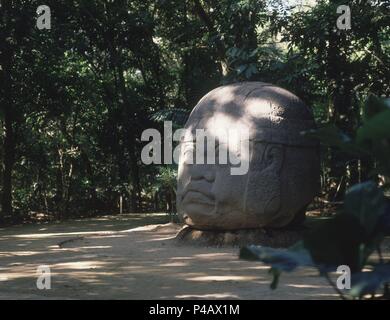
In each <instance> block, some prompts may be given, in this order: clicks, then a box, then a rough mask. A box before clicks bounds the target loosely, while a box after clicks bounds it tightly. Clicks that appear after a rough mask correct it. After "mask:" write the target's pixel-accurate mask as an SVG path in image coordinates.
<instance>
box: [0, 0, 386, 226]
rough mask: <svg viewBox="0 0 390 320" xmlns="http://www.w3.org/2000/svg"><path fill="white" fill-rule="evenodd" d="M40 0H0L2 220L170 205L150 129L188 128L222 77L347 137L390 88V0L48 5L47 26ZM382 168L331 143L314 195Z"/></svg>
mask: <svg viewBox="0 0 390 320" xmlns="http://www.w3.org/2000/svg"><path fill="white" fill-rule="evenodd" d="M41 4H42V3H41V2H40V1H35V0H33V1H30V0H29V1H27V0H2V1H1V2H0V79H1V80H0V90H1V92H0V121H1V126H0V130H1V132H0V135H1V139H2V143H1V147H0V148H1V149H0V153H1V154H0V158H1V167H0V170H1V175H0V176H1V181H0V186H1V190H0V191H1V213H0V223H7V222H10V221H21V220H26V219H29V218H31V217H34V216H36V214H37V213H41V214H42V213H43V214H44V215H46V216H49V217H54V218H66V217H70V216H76V215H77V216H80V215H88V214H97V213H100V212H105V213H107V212H118V210H119V209H118V201H119V197H123V203H124V207H125V210H126V211H129V212H140V211H151V210H164V211H165V210H168V211H174V198H175V183H176V182H175V179H176V168H175V167H174V166H168V165H166V166H163V165H162V166H146V165H144V164H142V163H141V157H140V153H141V149H142V147H143V145H144V143H143V142H141V141H140V137H141V133H142V131H143V130H145V129H147V128H158V129H160V130H162V127H163V121H164V120H172V121H173V122H174V124H175V125H176V126H177V127H180V126H181V125H183V123H184V122H185V120H186V117H187V115H188V114H189V112H190V110H191V109H192V108H193V107H194V106H195V104H196V103H197V101H198V100H199V99H200V98H201V97H202V96H203V95H204V94H205V93H207V92H208V91H210V90H211V89H213V88H215V87H217V86H219V85H221V84H225V83H232V82H237V81H246V80H256V81H264V82H271V83H274V84H277V85H279V86H281V87H284V88H286V89H288V90H290V91H292V92H293V93H295V94H296V95H298V96H299V97H301V98H302V99H303V100H304V101H305V102H306V103H307V104H308V105H309V106H311V107H312V108H313V110H314V113H315V117H316V120H317V122H318V124H319V125H321V123H324V122H333V123H334V124H335V125H336V126H337V127H338V128H339V129H341V130H343V131H344V132H346V133H349V134H353V132H354V130H355V129H356V128H357V126H359V125H360V123H361V117H362V111H361V110H362V102H363V101H364V100H365V99H366V97H367V96H368V95H369V93H373V94H376V95H378V96H387V97H388V96H390V7H389V4H388V3H386V1H360V0H352V1H344V0H342V1H337V0H319V1H281V0H274V1H272V0H267V1H266V0H264V1H260V0H170V1H166V0H143V1H137V0H135V1H132V0H96V1H86V0H85V1H84V0H82V1H73V0H66V1H58V0H57V1H54V0H46V1H45V5H47V6H49V8H50V11H51V29H50V30H47V29H42V30H40V29H38V28H37V26H36V20H37V17H38V16H39V15H38V14H37V12H36V10H37V8H38V7H39V5H41ZM345 4H347V5H349V6H350V8H351V12H352V20H351V28H350V29H348V30H340V29H338V28H337V26H336V21H337V18H338V17H339V16H340V14H339V13H337V8H338V6H340V5H345ZM374 167H375V161H373V159H371V158H368V157H365V158H363V157H356V158H354V159H352V160H351V159H350V158H346V157H345V156H344V155H343V154H342V153H340V152H339V151H337V150H334V149H330V148H324V149H323V150H322V171H321V183H322V192H321V194H319V197H320V198H321V199H323V200H324V201H331V202H332V201H333V202H334V201H338V200H340V199H341V197H342V195H343V191H344V190H345V189H346V188H347V187H348V186H349V185H352V184H354V183H356V182H360V181H364V180H365V179H367V178H368V177H369V176H370V175H371V174H372V172H373V171H372V169H373V168H374Z"/></svg>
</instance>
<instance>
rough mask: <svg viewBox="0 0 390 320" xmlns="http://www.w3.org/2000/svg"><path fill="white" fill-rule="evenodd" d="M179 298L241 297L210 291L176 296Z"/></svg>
mask: <svg viewBox="0 0 390 320" xmlns="http://www.w3.org/2000/svg"><path fill="white" fill-rule="evenodd" d="M175 298H177V299H240V297H239V296H237V295H235V294H232V293H210V294H183V295H177V296H175Z"/></svg>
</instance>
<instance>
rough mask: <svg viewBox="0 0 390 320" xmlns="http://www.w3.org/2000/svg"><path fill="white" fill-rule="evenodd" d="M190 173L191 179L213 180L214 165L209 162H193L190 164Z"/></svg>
mask: <svg viewBox="0 0 390 320" xmlns="http://www.w3.org/2000/svg"><path fill="white" fill-rule="evenodd" d="M190 175H191V179H192V180H202V179H204V180H206V181H207V182H214V180H215V168H214V165H209V164H193V165H191V166H190Z"/></svg>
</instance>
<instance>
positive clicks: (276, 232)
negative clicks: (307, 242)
mask: <svg viewBox="0 0 390 320" xmlns="http://www.w3.org/2000/svg"><path fill="white" fill-rule="evenodd" d="M301 237H302V231H301V230H286V229H284V230H283V229H247V230H229V231H218V230H213V231H211V230H197V229H193V228H191V227H189V226H185V227H184V228H183V229H182V230H180V231H179V233H178V234H177V235H176V241H177V244H179V245H181V244H187V245H188V244H189V245H198V246H218V247H221V246H237V247H242V246H245V245H249V244H255V245H262V246H266V247H273V248H287V247H290V246H292V245H293V244H294V243H296V242H297V241H299V240H300V239H301Z"/></svg>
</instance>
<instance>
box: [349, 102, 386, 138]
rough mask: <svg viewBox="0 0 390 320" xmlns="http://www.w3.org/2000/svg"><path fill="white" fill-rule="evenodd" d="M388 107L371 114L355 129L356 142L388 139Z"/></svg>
mask: <svg viewBox="0 0 390 320" xmlns="http://www.w3.org/2000/svg"><path fill="white" fill-rule="evenodd" d="M389 128H390V109H389V108H387V110H386V111H382V112H380V113H377V114H376V115H374V116H372V117H371V118H370V119H369V120H368V121H366V122H364V124H363V125H362V126H361V127H360V128H359V129H358V130H357V134H356V142H357V143H358V144H359V145H364V144H365V143H366V142H367V141H370V140H371V141H372V140H374V141H375V140H382V139H390V130H389Z"/></svg>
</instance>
